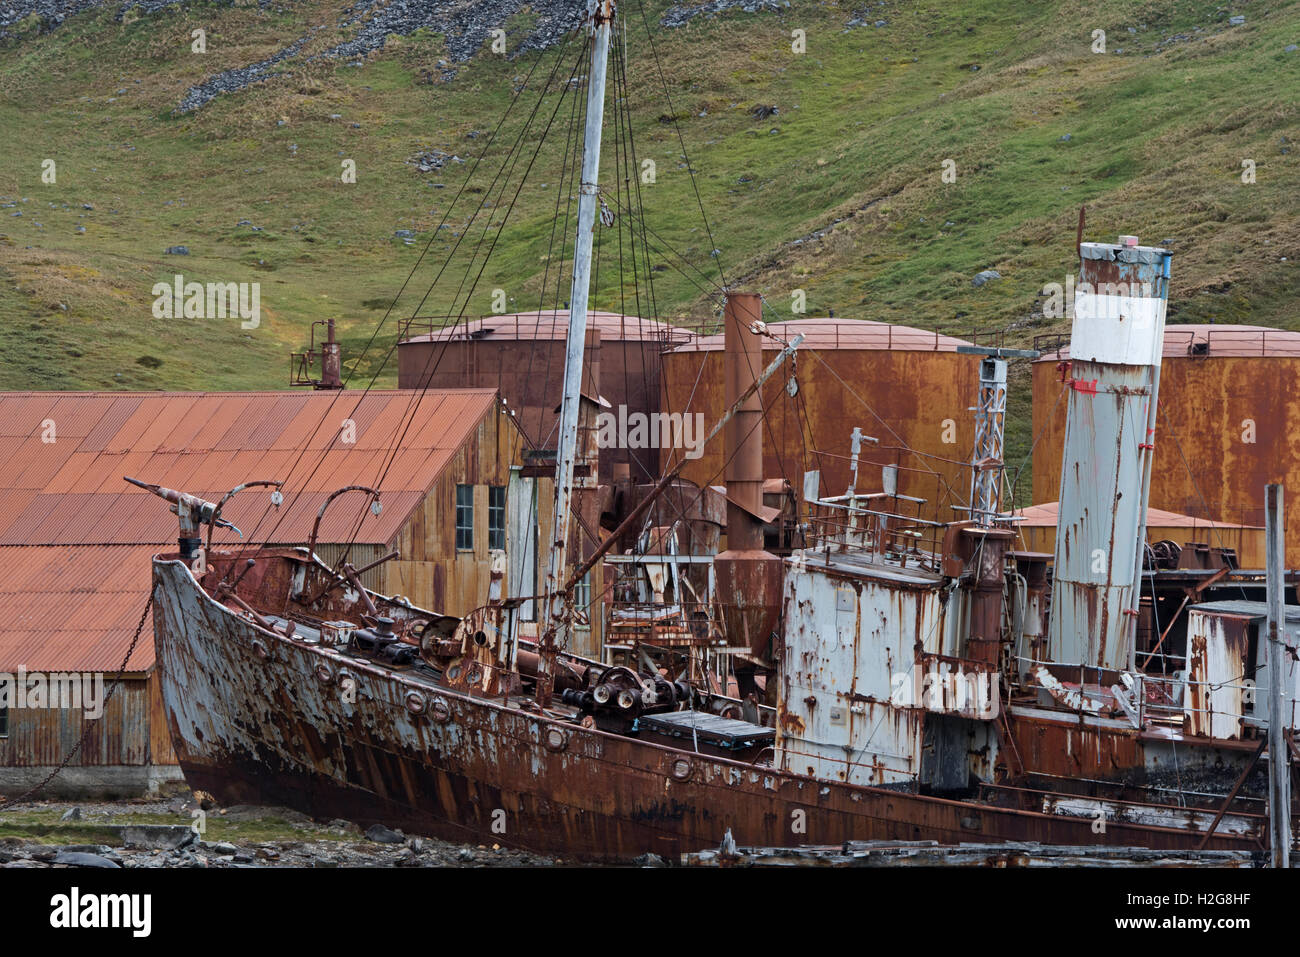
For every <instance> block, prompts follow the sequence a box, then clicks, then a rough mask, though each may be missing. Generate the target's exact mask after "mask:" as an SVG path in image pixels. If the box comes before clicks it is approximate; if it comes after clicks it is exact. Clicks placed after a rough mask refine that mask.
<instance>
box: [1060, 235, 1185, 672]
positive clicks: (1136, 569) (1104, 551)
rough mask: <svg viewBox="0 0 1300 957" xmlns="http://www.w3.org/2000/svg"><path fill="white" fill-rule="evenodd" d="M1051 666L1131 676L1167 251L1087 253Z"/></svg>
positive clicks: (1126, 243)
mask: <svg viewBox="0 0 1300 957" xmlns="http://www.w3.org/2000/svg"><path fill="white" fill-rule="evenodd" d="M1079 259H1080V270H1079V285H1078V287H1077V289H1076V291H1075V298H1074V325H1073V327H1072V329H1071V333H1070V364H1069V373H1068V377H1067V379H1066V383H1065V388H1067V389H1068V404H1067V412H1066V427H1065V450H1064V454H1063V456H1062V465H1061V500H1060V505H1059V508H1060V512H1059V516H1058V521H1057V531H1056V561H1055V568H1054V580H1053V583H1052V605H1051V623H1050V626H1049V629H1048V656H1049V658H1050V659H1051V660H1053V661H1055V662H1058V663H1061V664H1072V665H1074V664H1082V665H1084V666H1087V667H1092V668H1105V669H1121V668H1131V667H1132V653H1133V649H1134V643H1133V639H1134V632H1135V621H1136V618H1137V608H1138V599H1139V589H1140V585H1141V571H1142V558H1143V541H1144V539H1145V537H1146V511H1147V495H1148V489H1149V486H1150V482H1151V460H1152V453H1153V451H1154V441H1155V422H1156V404H1157V399H1158V396H1159V389H1160V357H1161V352H1162V349H1163V344H1164V328H1165V305H1166V302H1167V300H1168V294H1169V263H1170V254H1169V251H1168V250H1165V249H1159V248H1155V247H1151V246H1140V245H1138V243H1137V238H1136V237H1133V236H1121V237H1120V242H1119V243H1116V244H1109V243H1081V244H1080V245H1079Z"/></svg>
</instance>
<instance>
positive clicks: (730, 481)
mask: <svg viewBox="0 0 1300 957" xmlns="http://www.w3.org/2000/svg"><path fill="white" fill-rule="evenodd" d="M723 315H724V320H723V321H724V324H725V333H724V336H723V339H724V356H723V365H724V377H725V378H724V384H723V389H724V392H725V395H726V405H727V407H728V408H730V407H731V406H732V405H733V404H734V403H735V401H736V400H737V399H739V398H740V396H741V395H742V394H743V393H744V391H745V390H746V389H748V388H749V387H750V386H751V385H753V384H754V380H755V379H757V378H758V374H759V372H761V371H762V369H763V338H762V336H759V335H757V334H755V333H753V332H751V331H750V328H751V327H752V326H753V325H754V324H755V323H757V322H761V321H762V300H761V299H760V298H759V297H758V296H757V295H756V294H755V293H752V292H734V293H728V294H727V304H726V308H725V309H724V312H723ZM762 419H763V401H762V396H760V395H759V394H758V392H757V391H755V392H754V394H753V395H751V396H750V397H749V398H748V399H746V400H745V402H744V404H743V405H741V407H740V409H739V411H737V412H736V415H735V417H734V418H733V419H732V420H731V422H730V424H729V425H728V426H727V438H726V451H725V455H726V483H727V550H728V551H755V550H758V551H761V550H762V548H763V524H762V522H761V521H760V520H759V519H758V517H757V516H758V513H759V510H760V509H761V508H762V506H763V421H762Z"/></svg>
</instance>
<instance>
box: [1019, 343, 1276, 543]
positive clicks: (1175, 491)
mask: <svg viewBox="0 0 1300 957" xmlns="http://www.w3.org/2000/svg"><path fill="white" fill-rule="evenodd" d="M1068 361H1069V352H1068V349H1059V350H1052V351H1044V353H1043V355H1042V357H1041V358H1039V359H1038V360H1037V361H1035V362H1034V365H1033V406H1034V413H1033V415H1034V436H1035V442H1036V444H1035V446H1034V455H1033V466H1034V501H1035V502H1054V501H1056V500H1057V498H1058V497H1059V489H1060V482H1061V447H1062V440H1063V438H1064V434H1065V407H1066V403H1065V400H1064V398H1063V393H1062V390H1063V389H1064V388H1066V386H1065V384H1064V383H1063V381H1062V375H1063V373H1064V370H1063V369H1062V368H1061V364H1062V363H1064V362H1068ZM1067 378H1068V376H1067ZM1297 381H1300V333H1296V332H1288V331H1285V330H1281V329H1268V328H1265V327H1262V326H1217V325H1171V326H1167V327H1166V328H1165V336H1164V349H1163V362H1162V369H1161V375H1160V405H1159V410H1158V415H1157V418H1156V433H1155V460H1154V463H1153V468H1152V474H1151V500H1150V504H1151V507H1152V508H1159V509H1166V510H1168V511H1171V512H1179V513H1181V514H1183V515H1191V516H1195V517H1197V518H1207V519H1212V520H1214V521H1221V522H1233V523H1236V524H1239V525H1248V526H1249V525H1263V524H1264V486H1265V485H1267V484H1268V483H1270V482H1281V483H1282V484H1283V485H1287V486H1289V487H1290V488H1291V489H1293V490H1296V491H1300V433H1297V432H1295V430H1294V424H1295V423H1296V422H1300V390H1297V389H1296V385H1295V383H1296V382H1297ZM1286 518H1287V528H1286V542H1287V553H1286V554H1287V563H1288V565H1289V566H1292V567H1294V566H1295V565H1297V564H1300V508H1290V509H1288V510H1287V516H1286ZM1209 544H1211V545H1216V544H1219V543H1217V542H1215V541H1210V542H1209Z"/></svg>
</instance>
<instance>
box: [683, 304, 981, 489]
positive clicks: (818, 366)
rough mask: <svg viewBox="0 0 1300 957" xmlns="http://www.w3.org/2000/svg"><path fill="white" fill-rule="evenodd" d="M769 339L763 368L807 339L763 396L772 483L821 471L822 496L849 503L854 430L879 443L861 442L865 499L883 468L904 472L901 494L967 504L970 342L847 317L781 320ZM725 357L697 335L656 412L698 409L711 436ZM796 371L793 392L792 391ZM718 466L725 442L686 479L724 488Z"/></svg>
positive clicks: (974, 362) (972, 392)
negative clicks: (787, 344) (844, 497)
mask: <svg viewBox="0 0 1300 957" xmlns="http://www.w3.org/2000/svg"><path fill="white" fill-rule="evenodd" d="M767 331H768V332H769V333H771V334H772V335H773V336H774V337H775V339H769V340H767V341H766V342H765V343H764V344H763V363H764V365H766V364H767V363H768V362H770V361H771V360H772V359H774V358H775V357H776V353H777V351H778V349H779V348H780V346H779V342H778V340H784V341H789V340H791V339H793V338H794V337H795V336H796V335H798V334H801V333H802V334H803V335H804V336H805V338H804V341H803V343H802V344H801V345H800V346H799V350H798V352H797V353H796V355H795V357H794V361H793V362H792V363H791V364H790V365H788V366H787V368H784V369H782V370H781V371H780V372H779V373H778V374H777V375H775V376H773V377H772V378H771V379H770V380H768V382H767V384H766V385H765V386H764V387H763V390H762V402H763V411H764V416H763V422H764V425H763V428H764V434H763V469H764V475H765V476H767V477H769V478H777V477H782V478H784V479H785V480H786V481H788V482H789V483H790V487H791V488H793V489H796V490H798V489H801V488H802V487H803V471H804V468H805V464H806V465H807V467H808V468H813V469H817V470H819V471H820V472H821V488H820V492H821V494H822V495H840V494H843V492H844V491H845V489H846V488H847V486H848V482H849V477H850V468H849V443H850V436H851V434H852V432H853V429H854V427H858V428H861V430H862V432H863V434H864V435H868V436H872V437H875V438H877V439H879V445H878V446H876V445H870V444H864V445H863V449H862V458H861V462H862V464H861V466H860V473H859V479H858V485H857V490H858V491H859V492H871V491H880V490H881V468H880V466H881V465H882V464H888V465H896V466H898V467H899V477H898V490H899V491H900V492H903V493H906V494H910V495H914V496H917V497H920V498H925V499H926V500H927V501H929V502H932V503H936V504H938V506H939V507H940V508H941V509H946V506H947V505H948V504H961V505H965V504H966V503H967V502H968V501H969V498H970V488H969V484H970V471H969V465H968V463H969V462H970V455H971V448H972V446H973V444H974V440H975V424H974V418H973V416H972V415H971V412H970V410H971V409H972V408H973V407H974V406H975V404H976V401H977V399H978V394H979V357H978V356H973V355H964V354H961V353H958V352H957V351H956V350H957V347H958V346H960V345H969V343H967V342H966V341H965V340H962V339H956V338H953V337H952V336H946V335H942V334H940V333H936V332H926V331H924V330H921V329H913V328H910V327H908V326H895V325H891V324H890V323H884V322H872V321H868V320H863V319H845V318H840V317H834V318H820V319H818V318H809V319H793V320H789V321H787V322H774V323H769V324H768V326H767ZM722 349H723V337H722V336H721V335H713V336H701V337H699V338H697V339H695V340H692V341H690V342H688V343H686V344H684V345H681V346H678V347H677V348H675V349H673V351H671V352H669V353H667V354H665V355H664V357H663V389H664V394H663V399H662V401H661V408H662V409H664V410H665V411H672V412H685V413H687V414H693V413H695V412H701V413H703V416H704V420H703V422H704V428H705V429H708V428H710V427H711V426H712V425H713V423H714V422H716V421H717V420H718V419H719V418H720V417H721V416H722V414H723V413H724V412H725V411H726V407H725V404H724V399H723V380H724V376H723V374H722V373H723V352H722ZM792 371H793V372H794V373H795V379H796V382H797V391H796V392H795V394H794V395H791V394H790V392H789V389H788V386H789V381H790V378H791V372H792ZM904 445H905V446H907V447H908V448H909V449H910V450H911V451H904V450H902V449H901V448H900V447H901V446H904ZM665 464H666V462H665V461H661V466H663V465H665ZM722 466H723V453H722V445H721V443H717V442H715V443H714V444H713V445H712V446H711V447H707V448H705V450H704V454H703V455H702V456H701V457H700V458H698V459H695V460H693V461H690V462H688V463H687V464H686V467H685V468H684V469H683V470H682V473H681V474H682V477H683V478H687V479H690V480H691V481H693V482H695V483H697V484H699V485H711V484H715V483H717V482H719V481H721V476H722Z"/></svg>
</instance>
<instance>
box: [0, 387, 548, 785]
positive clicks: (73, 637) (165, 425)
mask: <svg viewBox="0 0 1300 957" xmlns="http://www.w3.org/2000/svg"><path fill="white" fill-rule="evenodd" d="M394 446H398V448H399V451H398V452H397V454H396V455H395V456H394V455H391V450H392V449H393V448H394ZM522 448H523V440H522V436H521V435H520V434H519V431H518V429H517V428H516V427H515V425H514V424H513V421H512V420H511V419H510V418H509V417H508V416H506V415H503V414H502V410H501V407H500V403H499V401H498V399H497V396H496V393H495V390H492V389H475V390H459V391H447V390H443V391H433V390H430V391H428V392H426V393H424V394H423V395H421V394H420V393H418V392H413V391H409V390H386V391H373V392H370V393H368V394H362V393H359V392H358V393H349V392H339V393H326V392H315V393H310V394H307V393H285V392H248V393H147V394H139V393H113V394H102V393H9V394H3V395H0V675H11V676H13V679H15V680H16V678H17V676H18V674H19V669H24V670H25V672H26V674H27V675H28V676H29V680H30V681H31V682H32V686H33V688H35V687H38V686H39V683H40V681H42V680H48V679H47V678H45V677H42V676H48V675H51V674H54V673H78V674H80V673H95V674H101V673H102V674H103V675H104V680H105V682H106V686H107V683H111V678H112V676H115V675H116V674H117V673H118V671H119V669H121V668H122V658H123V656H124V655H125V653H126V650H127V647H128V645H129V642H130V639H131V636H132V634H133V633H134V631H135V626H136V623H137V622H138V621H139V619H140V614H141V611H142V610H143V607H144V602H145V598H146V596H147V594H148V590H149V581H150V557H151V556H152V555H153V554H154V553H156V552H158V551H165V550H169V549H171V548H174V547H175V540H176V535H177V522H176V517H175V516H174V515H173V514H171V513H170V512H169V511H168V510H167V507H166V505H165V504H164V503H163V502H161V501H159V500H158V499H157V498H156V497H155V496H153V495H151V494H149V493H148V492H146V491H144V490H142V489H138V488H135V487H133V486H130V485H128V484H127V483H126V482H124V481H123V480H122V477H123V476H124V475H131V476H133V477H136V478H140V479H142V480H144V481H148V482H154V483H157V484H160V485H164V486H167V487H171V488H178V489H183V490H184V491H187V492H190V493H192V494H195V495H199V496H202V497H204V498H207V499H209V500H211V501H218V500H220V498H221V497H222V495H224V494H225V493H226V492H227V491H229V490H230V489H231V488H233V487H234V486H236V485H238V484H240V483H241V482H245V481H248V480H250V479H273V480H285V481H286V485H285V489H284V504H283V505H282V506H281V507H280V508H279V510H275V509H273V508H271V506H270V499H269V494H268V490H267V489H256V488H255V489H248V490H245V491H244V492H242V493H240V494H239V495H237V496H235V497H234V498H233V499H231V500H230V502H229V503H228V504H227V505H226V507H225V509H224V510H223V513H222V514H223V517H224V518H227V519H229V520H230V521H231V522H233V523H234V524H235V525H236V526H238V527H239V528H240V529H242V530H243V532H244V535H245V536H246V540H247V541H251V542H265V543H272V544H295V545H296V544H303V543H305V542H306V541H307V540H308V538H309V537H310V535H311V530H312V525H313V523H314V521H315V519H316V515H317V512H318V510H319V508H320V506H321V505H322V504H323V503H324V501H325V499H326V498H327V497H328V496H329V494H330V493H331V492H332V491H334V490H335V489H338V488H341V487H343V486H346V485H354V484H355V485H370V486H374V487H377V488H378V489H379V490H380V492H381V502H382V506H383V507H382V511H381V513H380V514H379V515H378V516H374V515H373V514H371V513H370V512H369V510H368V509H367V506H368V504H369V500H368V498H367V496H365V495H364V494H362V493H358V492H352V493H347V494H346V495H344V496H342V497H340V498H339V499H337V500H336V501H335V503H334V504H333V505H332V506H331V507H330V509H329V510H328V511H327V512H326V514H325V518H324V521H323V522H322V523H321V528H320V533H319V538H318V543H319V544H318V551H319V552H320V553H321V555H322V557H323V558H325V559H326V560H330V561H333V560H336V559H337V558H339V557H340V556H341V555H342V553H343V552H344V551H345V550H346V549H347V547H348V543H349V542H350V541H352V542H353V545H352V549H351V556H352V557H351V559H350V560H351V561H352V563H353V564H354V565H356V566H358V567H360V566H361V565H363V564H365V563H367V562H369V561H371V560H373V559H375V558H378V557H379V556H381V555H383V554H386V553H387V552H388V551H390V550H392V549H394V548H396V549H398V550H400V551H401V558H400V559H399V560H394V561H391V562H388V563H386V564H384V565H381V566H379V567H378V568H376V569H374V570H372V571H370V572H367V573H366V575H365V576H364V577H365V579H366V584H367V585H369V586H370V587H373V588H375V589H376V590H379V591H382V592H385V593H389V594H393V593H396V594H403V595H405V596H407V597H408V598H410V599H411V600H412V601H414V602H415V603H417V604H419V605H423V606H427V607H429V608H432V609H435V610H438V611H443V612H447V613H450V614H461V613H464V612H466V611H468V610H469V609H470V608H472V607H474V606H476V605H478V604H481V603H482V601H483V600H484V596H486V594H487V585H488V577H489V570H488V569H489V565H488V558H489V556H488V552H489V549H490V548H492V547H496V548H504V547H506V540H505V539H506V535H507V524H508V523H507V515H506V503H505V494H506V489H507V487H508V486H509V485H510V482H511V470H512V467H516V466H519V465H520V464H521V462H522ZM546 484H547V486H548V489H549V483H546ZM547 494H549V492H547V493H544V494H542V495H539V500H542V501H545V500H546V495H547ZM458 504H459V508H458ZM541 518H542V521H541V522H540V523H539V524H540V525H541V526H542V533H543V534H544V533H545V527H546V525H547V524H548V520H549V516H547V515H545V514H543V515H542V516H541ZM543 540H544V539H543ZM239 541H240V539H239V538H238V537H237V536H236V535H235V534H234V533H233V532H230V531H227V530H220V529H219V530H217V532H216V534H215V535H214V536H213V547H214V548H216V547H220V546H227V547H228V546H230V545H232V544H236V543H238V542H239ZM154 667H155V663H154V652H153V629H152V622H150V621H146V623H145V629H144V631H143V633H142V635H141V639H140V642H139V644H138V645H137V647H136V649H135V651H134V653H133V654H132V656H131V660H130V661H129V662H128V663H127V665H126V668H125V669H124V670H123V671H122V672H121V674H122V678H123V680H122V682H121V684H120V686H119V687H118V688H117V690H116V691H115V692H114V694H113V696H112V699H111V700H110V702H109V704H108V707H107V710H106V711H105V713H104V718H103V720H101V721H98V722H96V728H95V730H94V731H93V732H92V733H91V734H90V735H89V737H88V739H87V741H86V744H85V745H84V746H83V750H82V752H81V753H80V754H79V755H78V756H77V758H76V759H75V761H74V762H73V766H72V768H70V769H69V770H68V771H65V772H64V774H62V775H61V776H60V779H59V782H58V787H57V788H56V789H55V793H57V790H58V788H62V790H63V791H64V792H65V793H83V794H84V793H89V792H96V793H140V792H141V791H147V790H151V789H153V788H155V787H156V786H158V785H159V784H160V783H163V782H165V781H166V780H168V779H178V778H179V775H178V773H177V771H176V768H175V758H174V756H173V755H172V752H171V745H170V739H169V735H168V732H167V729H166V727H165V726H164V725H163V724H162V718H161V711H160V708H159V705H160V700H159V698H158V694H157V683H156V679H155V677H154ZM12 683H13V682H12V681H11V682H10V686H12ZM105 690H107V687H105ZM11 699H12V696H11ZM85 714H86V709H85V708H80V709H69V708H43V707H15V706H14V702H13V701H12V700H11V701H10V706H9V707H8V709H7V710H5V711H0V791H9V792H13V791H17V790H22V789H23V788H24V787H26V786H28V785H29V784H30V783H34V782H35V781H36V780H39V779H40V778H41V777H43V776H44V773H45V772H46V771H47V770H48V769H49V767H50V766H52V765H55V764H58V763H59V761H60V760H62V757H63V755H65V754H66V753H67V752H68V751H69V750H70V749H71V748H72V747H73V746H74V745H75V744H76V742H77V740H78V738H79V737H80V736H81V734H82V730H83V728H84V724H83V721H84V720H85Z"/></svg>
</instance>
